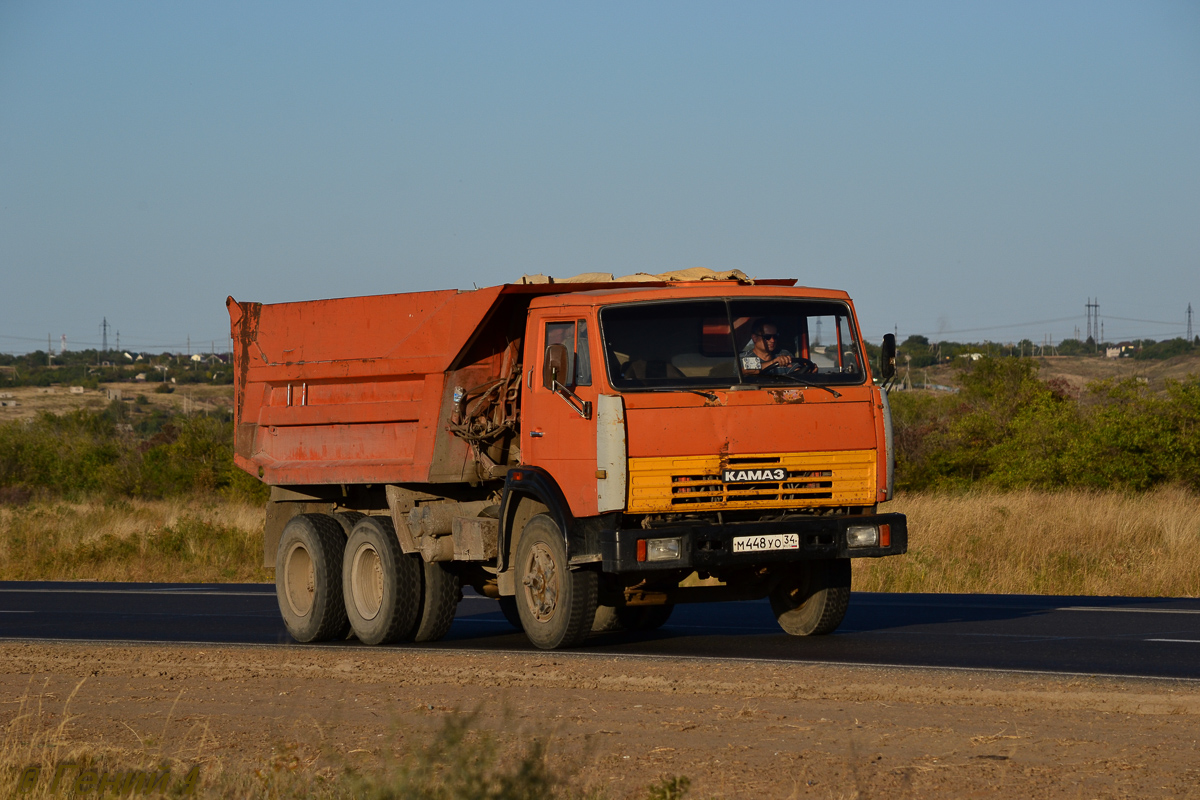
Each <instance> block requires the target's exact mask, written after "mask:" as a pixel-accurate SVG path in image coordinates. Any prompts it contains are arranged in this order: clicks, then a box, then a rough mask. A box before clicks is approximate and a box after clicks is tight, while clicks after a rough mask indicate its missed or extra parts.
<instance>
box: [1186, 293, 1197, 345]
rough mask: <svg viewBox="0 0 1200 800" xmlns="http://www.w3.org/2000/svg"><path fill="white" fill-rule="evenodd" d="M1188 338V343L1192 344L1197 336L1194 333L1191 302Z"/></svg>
mask: <svg viewBox="0 0 1200 800" xmlns="http://www.w3.org/2000/svg"><path fill="white" fill-rule="evenodd" d="M1187 338H1188V344H1191V343H1192V342H1194V341H1195V338H1194V337H1193V335H1192V304H1191V303H1188V336H1187Z"/></svg>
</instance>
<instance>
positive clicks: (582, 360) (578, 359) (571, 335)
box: [543, 319, 592, 386]
mask: <svg viewBox="0 0 1200 800" xmlns="http://www.w3.org/2000/svg"><path fill="white" fill-rule="evenodd" d="M552 344H561V345H566V348H567V351H568V352H569V353H571V363H570V365H569V366H568V368H567V374H569V375H571V376H573V378H574V383H573V384H572V385H573V386H591V385H592V359H591V355H590V353H589V352H588V328H587V320H583V319H581V320H578V321H577V322H547V323H546V343H545V345H544V346H543V352H545V348H546V347H549V346H550V345H552Z"/></svg>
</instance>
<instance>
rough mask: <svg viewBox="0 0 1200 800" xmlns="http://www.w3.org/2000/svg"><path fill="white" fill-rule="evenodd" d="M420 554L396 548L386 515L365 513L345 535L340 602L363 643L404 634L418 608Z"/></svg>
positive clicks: (395, 638)
mask: <svg viewBox="0 0 1200 800" xmlns="http://www.w3.org/2000/svg"><path fill="white" fill-rule="evenodd" d="M422 584H423V581H422V575H421V562H420V559H419V558H418V559H416V560H414V559H413V558H412V557H410V556H406V555H404V553H402V552H401V551H400V542H399V540H398V539H396V529H395V528H393V527H392V521H391V519H389V518H388V517H363V518H362V519H360V520H359V521H358V522H357V523H356V524H355V526H354V530H353V531H352V532H351V534H350V538H349V539H347V540H346V553H345V557H344V558H343V560H342V586H343V604H344V606H345V609H346V617H347V619H348V620H349V622H350V628H351V629H352V630H353V631H354V635H355V636H357V637H358V640H359V641H360V642H362V643H363V644H388V643H390V642H396V641H400V640H402V639H407V638H409V637H410V636H411V635H412V632H413V631H414V630H415V629H416V627H417V622H418V621H419V619H420V611H421V592H422Z"/></svg>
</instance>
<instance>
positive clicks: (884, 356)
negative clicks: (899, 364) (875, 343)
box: [879, 333, 896, 381]
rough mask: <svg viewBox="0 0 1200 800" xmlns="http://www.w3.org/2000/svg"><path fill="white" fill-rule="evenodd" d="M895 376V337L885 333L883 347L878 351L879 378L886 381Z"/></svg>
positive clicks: (892, 334)
mask: <svg viewBox="0 0 1200 800" xmlns="http://www.w3.org/2000/svg"><path fill="white" fill-rule="evenodd" d="M895 374H896V335H895V334H894V333H885V334H884V335H883V347H881V348H880V350H879V376H880V377H881V378H882V379H883V380H885V381H886V380H888V379H889V378H891V377H892V376H893V375H895Z"/></svg>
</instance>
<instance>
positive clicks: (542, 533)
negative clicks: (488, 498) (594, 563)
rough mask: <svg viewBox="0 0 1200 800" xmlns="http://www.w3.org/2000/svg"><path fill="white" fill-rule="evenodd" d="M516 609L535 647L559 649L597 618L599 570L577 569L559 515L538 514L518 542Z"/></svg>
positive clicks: (578, 637) (579, 637) (578, 639)
mask: <svg viewBox="0 0 1200 800" xmlns="http://www.w3.org/2000/svg"><path fill="white" fill-rule="evenodd" d="M516 568H517V575H516V578H517V611H518V613H519V614H520V616H521V627H522V628H524V630H525V635H526V636H528V637H529V641H530V642H532V643H533V645H534V647H538V648H540V649H542V650H558V649H560V648H564V647H572V646H574V645H576V644H579V643H580V642H581V641H583V638H584V637H585V636H587V635H588V632H589V631H591V629H592V621H593V620H594V619H595V618H596V592H597V584H598V583H599V581H598V580H597V577H596V573H595V572H591V571H587V570H574V571H572V570H571V568H570V566H569V565H568V563H567V546H566V542H565V541H564V539H563V534H562V532H561V531H560V530H559V529H558V525H556V524H555V523H554V520H552V519H550V517H548V516H546V515H545V514H538V515H537V516H535V517H534V518H533V519H531V520H529V522H528V523H527V524H526V525H525V529H524V530H523V531H521V541H520V543H519V544H518V545H517V561H516Z"/></svg>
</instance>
